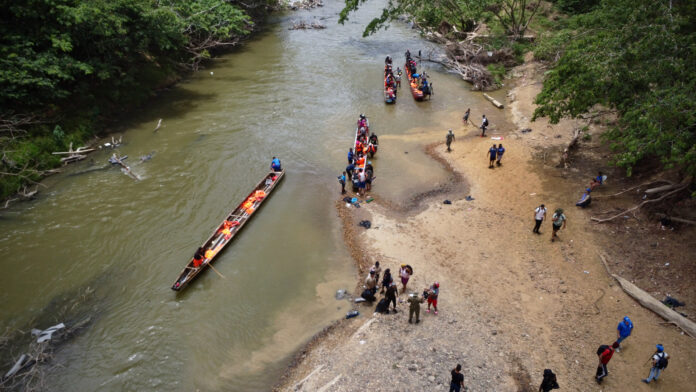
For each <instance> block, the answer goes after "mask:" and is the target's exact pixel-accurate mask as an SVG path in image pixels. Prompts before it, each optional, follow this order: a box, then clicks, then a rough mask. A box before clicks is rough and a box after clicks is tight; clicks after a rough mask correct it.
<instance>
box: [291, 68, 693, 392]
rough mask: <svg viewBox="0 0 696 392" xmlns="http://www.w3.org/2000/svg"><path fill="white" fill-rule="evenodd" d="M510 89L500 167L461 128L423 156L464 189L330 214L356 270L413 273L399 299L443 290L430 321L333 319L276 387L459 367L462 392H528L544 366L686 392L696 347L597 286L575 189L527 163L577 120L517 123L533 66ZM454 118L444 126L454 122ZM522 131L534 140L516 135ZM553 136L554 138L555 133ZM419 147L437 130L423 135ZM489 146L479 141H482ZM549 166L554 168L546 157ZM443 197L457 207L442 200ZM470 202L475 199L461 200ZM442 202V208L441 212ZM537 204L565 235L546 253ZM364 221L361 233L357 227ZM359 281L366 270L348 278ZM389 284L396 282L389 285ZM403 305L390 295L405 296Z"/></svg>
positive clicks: (403, 378) (577, 379)
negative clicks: (620, 343)
mask: <svg viewBox="0 0 696 392" xmlns="http://www.w3.org/2000/svg"><path fill="white" fill-rule="evenodd" d="M514 73H515V74H516V75H517V80H516V87H515V88H513V89H512V90H511V91H510V94H509V97H510V99H511V100H513V102H508V108H509V109H505V110H508V111H509V112H508V114H509V117H510V120H511V121H512V122H513V123H514V124H515V127H516V129H497V130H495V131H497V132H493V133H492V134H493V135H499V136H502V137H504V140H502V142H503V144H504V145H505V148H506V150H507V151H506V154H505V156H504V158H503V166H502V167H497V168H495V169H489V168H488V161H487V158H486V156H485V154H486V151H487V149H488V147H490V145H491V144H492V143H494V142H495V143H498V141H494V140H491V139H490V138H489V137H486V138H480V137H478V136H477V132H476V130H475V129H474V127H468V128H466V127H460V129H459V130H458V131H457V130H456V128H455V133H456V135H457V141H456V142H455V143H454V145H453V151H452V152H451V153H447V152H446V151H445V147H444V145H443V144H439V145H437V146H435V147H431V150H432V151H431V152H432V154H435V155H436V156H438V157H439V159H441V160H442V161H443V162H444V163H446V166H449V168H451V170H452V171H453V172H455V173H457V175H458V176H457V177H455V178H457V179H459V180H463V179H466V181H467V182H468V183H469V184H470V185H469V187H468V188H469V189H468V191H466V192H464V189H465V188H462V187H456V186H455V187H451V188H449V191H450V194H443V193H441V192H435V193H433V194H431V195H430V196H431V197H429V198H426V199H425V200H421V208H416V209H411V210H410V212H409V211H397V212H395V211H394V209H393V208H391V207H392V206H389V205H388V204H386V203H380V202H379V200H378V202H377V203H371V204H364V205H363V208H362V209H360V210H346V209H345V207H343V206H342V205H341V204H339V205H338V208H339V215H340V216H341V217H342V219H343V224H344V228H345V229H346V233H345V238H346V241H347V242H348V244H349V245H350V246H351V247H352V249H351V250H352V254H353V256H354V258H355V260H356V263H358V265H359V266H360V267H361V269H362V270H363V271H364V270H365V268H366V267H367V265H369V264H371V262H372V261H373V260H372V259H370V260H368V259H366V258H365V257H364V256H363V255H364V254H365V253H366V252H365V251H367V253H368V254H371V255H374V259H377V260H381V261H382V264H383V266H384V268H391V269H392V270H395V269H397V268H398V265H399V264H400V263H402V262H407V263H408V264H410V265H412V266H413V267H414V270H415V274H414V276H413V277H412V279H411V281H410V282H409V289H410V290H413V291H416V292H420V291H422V289H423V288H424V287H426V286H427V285H429V284H431V283H432V282H433V281H439V282H440V284H441V292H440V300H439V302H440V303H439V307H440V313H439V315H437V316H435V315H433V314H428V313H425V306H423V308H422V312H421V318H422V322H421V323H420V324H419V325H411V324H408V323H407V319H408V309H407V306H406V305H405V304H400V309H399V313H397V314H390V315H373V313H372V311H373V309H374V307H368V306H359V307H358V309H359V310H360V312H361V316H360V317H358V318H356V319H351V320H344V321H341V322H338V323H337V324H335V325H334V326H332V327H331V328H330V329H329V330H327V331H326V332H325V333H323V334H321V335H320V336H318V337H317V338H315V339H314V340H313V341H312V342H311V343H310V345H309V346H308V347H307V348H306V349H305V350H303V352H302V353H300V354H299V355H298V357H297V360H296V361H295V363H294V365H293V367H292V368H291V369H290V370H289V372H288V374H287V375H286V377H285V378H284V380H283V382H282V384H280V385H279V386H278V387H277V389H278V390H290V391H365V390H376V391H426V390H447V388H448V384H449V378H450V376H449V371H450V370H451V369H452V368H453V367H454V365H456V364H457V363H461V364H462V365H463V368H464V370H463V374H464V376H465V384H466V385H467V386H468V387H469V390H470V391H527V390H529V391H532V390H536V389H537V388H538V385H539V383H540V382H541V374H542V372H543V369H544V368H551V369H553V370H554V372H555V373H556V374H557V375H558V379H559V383H560V385H561V387H562V390H577V391H587V390H589V391H595V390H616V391H622V390H637V391H642V390H645V391H648V390H651V389H652V388H655V387H657V388H659V389H660V390H664V391H684V390H689V389H690V388H691V387H692V384H693V382H694V381H696V376H695V375H694V368H693V363H692V359H693V358H696V343H695V342H694V340H693V339H691V338H690V337H688V336H686V335H682V334H681V333H680V331H679V330H677V329H675V328H672V327H666V326H664V325H661V324H659V323H660V322H661V321H662V320H661V319H659V318H658V317H657V316H656V315H654V314H653V313H651V312H649V311H647V310H645V309H643V308H641V307H640V306H639V305H637V303H636V302H634V301H633V300H632V299H630V298H629V297H628V296H626V295H625V294H624V293H623V292H622V291H621V289H620V288H618V287H617V286H616V285H615V284H613V282H612V281H611V280H610V278H608V277H607V275H606V273H605V271H604V269H603V267H602V265H601V262H600V260H599V258H598V256H597V252H598V251H599V250H600V249H599V247H600V245H599V243H600V242H601V241H598V239H597V238H596V236H597V234H595V233H594V231H593V230H589V229H588V227H589V225H590V223H589V221H588V219H587V215H586V213H585V212H583V211H580V210H577V209H576V207H574V202H575V198H576V196H577V194H576V192H570V191H568V190H577V188H578V187H579V186H580V185H577V184H574V183H573V181H575V180H574V179H565V178H562V177H560V176H558V175H557V173H556V170H557V169H554V168H551V167H548V166H544V165H543V164H542V163H541V162H540V161H539V160H535V159H533V157H534V156H535V154H536V153H537V152H538V148H540V147H541V146H543V147H545V148H551V149H553V148H554V146H555V147H560V146H562V145H564V144H566V143H567V141H568V139H569V138H570V134H571V132H572V129H573V127H575V126H577V124H576V123H574V122H571V121H567V122H562V123H561V124H558V125H553V126H551V125H548V124H547V123H545V122H535V123H533V124H532V125H531V126H530V125H529V123H528V120H529V119H530V118H531V116H532V112H533V105H532V104H531V102H532V98H533V96H535V95H536V92H538V91H539V89H540V88H541V84H540V83H539V81H540V79H539V78H540V74H541V73H540V72H539V67H538V66H537V65H535V64H531V63H530V64H525V65H523V66H521V67H518V68H517V69H516V70H515V72H514ZM453 118H454V116H453ZM527 127H531V128H533V132H532V133H531V134H521V133H517V132H516V131H517V130H520V129H523V128H527ZM556 135H560V137H557V136H556ZM420 136H421V138H422V139H423V140H429V142H428V143H424V145H423V147H424V148H426V146H427V145H428V144H431V143H433V142H438V141H441V140H442V139H443V136H444V135H443V134H442V131H441V130H439V131H433V132H426V133H424V134H423V135H420ZM489 136H490V135H489ZM549 159H551V158H549ZM452 194H454V195H456V196H457V197H451V196H452ZM467 194H470V195H471V196H472V197H473V198H474V200H472V201H466V200H465V199H464V196H466V195H467ZM445 198H450V199H451V200H453V204H451V205H445V204H442V200H443V199H445ZM540 203H545V204H546V206H547V207H548V208H549V211H550V212H551V211H553V209H555V208H556V207H562V208H564V209H565V211H566V215H567V216H568V219H569V221H568V227H567V229H566V230H563V231H561V233H560V237H561V241H560V242H555V243H551V242H550V241H549V240H550V233H551V226H550V223H548V222H545V223H544V225H543V226H542V232H543V234H542V235H538V236H537V235H534V234H532V233H531V229H532V227H533V223H534V222H533V218H532V213H533V210H534V208H535V207H537V206H538V205H539V204H540ZM365 218H369V219H370V220H371V221H372V228H371V229H369V230H364V229H362V228H360V227H357V226H356V222H357V221H359V220H360V219H365ZM359 279H360V281H362V279H364V274H363V275H361V276H360V277H359ZM399 286H400V285H399ZM405 298H406V295H405V294H402V295H400V299H405ZM624 315H630V316H631V318H632V319H633V320H634V323H635V325H636V329H635V330H634V335H633V336H631V337H630V338H629V339H628V340H627V341H626V342H625V344H624V350H623V351H622V352H621V353H617V354H616V355H615V357H614V359H612V361H611V363H610V365H609V371H610V375H609V376H608V377H607V379H606V381H605V382H604V384H603V385H602V386H601V387H598V386H597V385H596V383H595V382H594V380H593V375H594V371H595V368H596V363H597V357H596V354H595V351H596V348H597V346H598V345H600V344H610V343H611V342H613V340H614V339H615V334H616V331H615V328H616V324H617V323H618V321H619V320H620V319H621V318H622V317H623V316H624ZM655 343H662V344H664V345H665V348H666V351H667V352H668V353H669V354H670V355H671V356H672V358H673V359H672V362H670V366H669V368H668V370H667V371H666V372H665V373H664V375H663V378H662V379H661V380H660V382H659V385H658V386H655V385H650V386H648V385H644V384H643V383H641V382H640V379H641V378H642V377H645V376H647V373H648V370H649V367H648V366H647V365H646V359H647V358H648V357H649V356H650V354H651V353H652V351H653V349H654V344H655Z"/></svg>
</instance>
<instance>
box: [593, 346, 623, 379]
mask: <svg viewBox="0 0 696 392" xmlns="http://www.w3.org/2000/svg"><path fill="white" fill-rule="evenodd" d="M617 347H619V344H618V343H616V342H614V344H612V345H611V347H609V346H605V345H601V346H599V350H597V357H598V358H599V365H598V366H597V374H596V376H595V380H597V384H601V383H602V379H603V378H604V377H606V376H607V374H609V371H608V370H607V364H608V363H609V360H611V357H612V355H614V349H616V348H617Z"/></svg>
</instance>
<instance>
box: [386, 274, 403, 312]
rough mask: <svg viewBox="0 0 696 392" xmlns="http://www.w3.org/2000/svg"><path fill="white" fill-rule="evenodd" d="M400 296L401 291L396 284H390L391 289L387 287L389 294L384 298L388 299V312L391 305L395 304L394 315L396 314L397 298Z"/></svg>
mask: <svg viewBox="0 0 696 392" xmlns="http://www.w3.org/2000/svg"><path fill="white" fill-rule="evenodd" d="M397 295H399V291H398V289H397V288H396V284H394V281H392V282H391V283H389V287H387V293H386V294H385V295H384V298H386V299H387V311H389V303H390V302H391V303H393V304H394V313H396V296H397Z"/></svg>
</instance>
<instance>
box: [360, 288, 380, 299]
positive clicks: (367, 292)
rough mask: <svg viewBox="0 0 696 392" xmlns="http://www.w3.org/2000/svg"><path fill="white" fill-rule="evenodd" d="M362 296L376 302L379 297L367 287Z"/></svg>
mask: <svg viewBox="0 0 696 392" xmlns="http://www.w3.org/2000/svg"><path fill="white" fill-rule="evenodd" d="M360 296H361V297H363V298H365V301H369V302H374V301H375V300H376V299H377V298H375V295H374V294H373V293H372V290H370V289H365V290H364V291H363V292H362V295H360Z"/></svg>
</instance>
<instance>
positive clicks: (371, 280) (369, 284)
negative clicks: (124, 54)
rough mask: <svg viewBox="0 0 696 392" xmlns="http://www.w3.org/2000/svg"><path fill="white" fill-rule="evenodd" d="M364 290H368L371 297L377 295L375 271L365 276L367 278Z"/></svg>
mask: <svg viewBox="0 0 696 392" xmlns="http://www.w3.org/2000/svg"><path fill="white" fill-rule="evenodd" d="M365 288H367V289H368V290H370V293H372V295H375V293H377V279H375V271H372V270H370V273H369V274H367V278H366V279H365Z"/></svg>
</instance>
